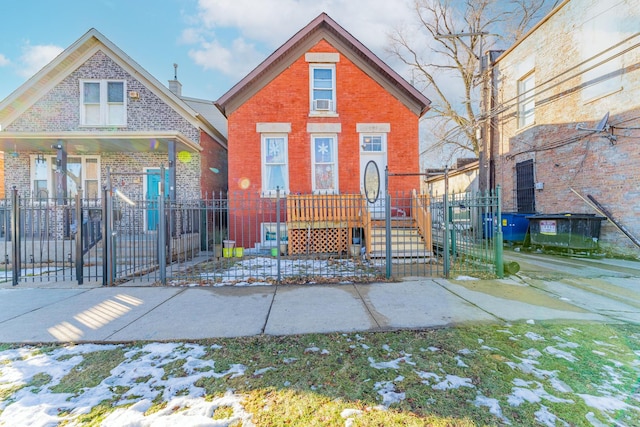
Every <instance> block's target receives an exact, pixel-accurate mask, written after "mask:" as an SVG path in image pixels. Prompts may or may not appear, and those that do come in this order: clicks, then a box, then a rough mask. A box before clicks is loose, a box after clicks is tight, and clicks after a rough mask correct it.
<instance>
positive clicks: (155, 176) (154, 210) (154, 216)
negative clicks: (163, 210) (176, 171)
mask: <svg viewBox="0 0 640 427" xmlns="http://www.w3.org/2000/svg"><path fill="white" fill-rule="evenodd" d="M145 173H146V177H147V179H146V182H145V183H146V188H145V194H146V198H147V201H148V203H149V209H147V215H146V222H147V226H146V228H145V229H146V230H147V231H156V230H157V229H158V195H159V194H160V169H145ZM168 189H169V171H168V170H165V179H164V194H165V197H166V195H167V194H168Z"/></svg>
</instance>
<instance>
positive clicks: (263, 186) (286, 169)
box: [260, 133, 289, 197]
mask: <svg viewBox="0 0 640 427" xmlns="http://www.w3.org/2000/svg"><path fill="white" fill-rule="evenodd" d="M267 138H282V139H283V140H284V181H285V182H284V186H285V188H282V189H280V195H284V194H287V193H288V192H289V135H288V134H286V133H263V134H261V135H260V169H261V171H260V176H261V181H262V182H261V183H260V188H261V189H262V194H263V196H264V197H275V196H276V190H275V189H268V188H266V184H267V181H268V179H267V178H268V177H267V165H266V162H265V161H266V158H267V153H266V148H267V147H266V139H267Z"/></svg>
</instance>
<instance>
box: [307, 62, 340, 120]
mask: <svg viewBox="0 0 640 427" xmlns="http://www.w3.org/2000/svg"><path fill="white" fill-rule="evenodd" d="M310 83H311V88H310V90H311V96H310V98H311V112H312V113H314V114H326V113H335V111H336V66H335V64H311V65H310Z"/></svg>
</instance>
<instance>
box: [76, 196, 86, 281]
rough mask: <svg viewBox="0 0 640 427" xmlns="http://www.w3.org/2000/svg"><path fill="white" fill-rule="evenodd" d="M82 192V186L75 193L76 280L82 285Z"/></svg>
mask: <svg viewBox="0 0 640 427" xmlns="http://www.w3.org/2000/svg"><path fill="white" fill-rule="evenodd" d="M81 193H82V188H80V187H78V192H77V193H76V280H77V281H78V285H82V283H83V282H84V276H83V271H82V270H83V267H84V266H83V264H82V259H83V256H82V255H83V254H82V243H83V242H84V221H83V220H82V203H81V201H82V199H81V198H80V194H81Z"/></svg>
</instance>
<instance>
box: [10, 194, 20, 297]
mask: <svg viewBox="0 0 640 427" xmlns="http://www.w3.org/2000/svg"><path fill="white" fill-rule="evenodd" d="M11 258H12V263H11V269H12V273H13V274H12V277H11V279H12V281H11V284H12V285H13V286H16V285H17V284H18V281H19V280H20V264H21V260H20V197H18V188H17V187H16V186H15V185H14V186H13V190H12V191H11Z"/></svg>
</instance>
